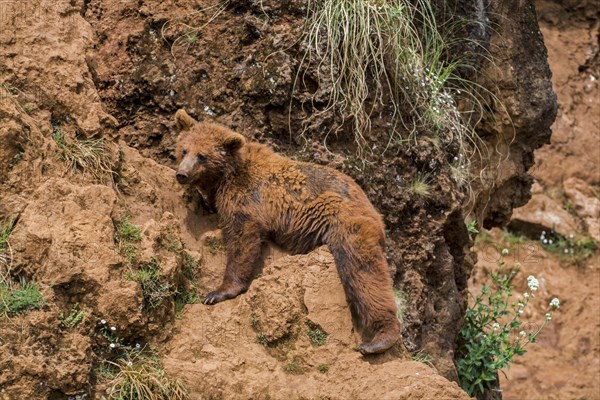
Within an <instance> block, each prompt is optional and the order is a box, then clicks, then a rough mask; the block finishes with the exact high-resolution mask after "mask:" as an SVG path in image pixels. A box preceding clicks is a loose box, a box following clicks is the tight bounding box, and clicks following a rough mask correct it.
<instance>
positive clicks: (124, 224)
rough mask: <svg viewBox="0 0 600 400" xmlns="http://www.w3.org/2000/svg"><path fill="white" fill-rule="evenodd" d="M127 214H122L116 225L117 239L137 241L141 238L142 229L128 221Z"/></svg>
mask: <svg viewBox="0 0 600 400" xmlns="http://www.w3.org/2000/svg"><path fill="white" fill-rule="evenodd" d="M129 218H130V217H129V215H123V216H122V217H121V220H120V221H119V225H118V226H117V235H118V240H119V241H125V242H139V241H140V240H142V230H141V229H140V228H139V227H137V226H135V225H133V224H132V223H131V222H130V221H129Z"/></svg>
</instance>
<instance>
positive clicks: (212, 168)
mask: <svg viewBox="0 0 600 400" xmlns="http://www.w3.org/2000/svg"><path fill="white" fill-rule="evenodd" d="M175 122H176V124H177V128H178V129H179V131H180V133H179V137H178V138H177V148H176V151H177V154H176V156H177V162H178V163H179V166H178V168H177V175H176V178H177V181H178V182H179V183H181V184H198V185H200V186H206V185H210V184H212V183H215V182H217V181H218V180H220V178H221V177H223V176H224V175H225V174H227V173H229V172H231V171H232V170H233V169H234V168H235V165H237V163H238V161H239V160H238V158H239V150H240V149H241V148H242V147H243V146H244V144H245V143H246V139H244V137H243V136H242V135H240V134H239V133H235V132H233V131H232V130H230V129H228V128H226V127H224V126H222V125H218V124H213V123H208V122H197V121H195V120H194V119H193V118H192V117H190V116H189V115H188V114H187V113H186V112H185V111H184V110H178V111H177V113H175Z"/></svg>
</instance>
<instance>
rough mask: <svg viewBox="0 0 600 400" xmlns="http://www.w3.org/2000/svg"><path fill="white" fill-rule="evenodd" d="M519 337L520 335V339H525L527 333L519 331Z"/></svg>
mask: <svg viewBox="0 0 600 400" xmlns="http://www.w3.org/2000/svg"><path fill="white" fill-rule="evenodd" d="M519 335H520V336H521V337H525V336H527V332H525V331H521V332H519Z"/></svg>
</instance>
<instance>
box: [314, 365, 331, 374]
mask: <svg viewBox="0 0 600 400" xmlns="http://www.w3.org/2000/svg"><path fill="white" fill-rule="evenodd" d="M317 370H319V372H320V373H322V374H326V373H328V372H329V365H327V364H321V365H319V366H318V367H317Z"/></svg>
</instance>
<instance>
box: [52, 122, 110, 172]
mask: <svg viewBox="0 0 600 400" xmlns="http://www.w3.org/2000/svg"><path fill="white" fill-rule="evenodd" d="M53 128H54V129H53V132H52V139H54V142H55V143H56V146H57V147H58V149H59V151H60V156H61V158H62V159H63V160H64V162H65V163H66V165H67V168H68V169H70V170H73V171H81V172H86V171H87V172H89V173H91V174H92V176H94V178H96V179H97V180H98V181H100V182H102V181H104V180H105V179H104V178H105V176H107V175H108V176H110V179H112V177H113V175H114V173H115V172H114V171H113V166H112V160H111V154H110V151H109V150H108V147H107V145H106V142H105V140H104V139H91V140H87V139H85V140H83V139H78V138H75V139H74V140H69V139H68V138H67V137H66V135H65V134H64V132H63V131H62V128H61V127H60V125H58V124H54V125H53Z"/></svg>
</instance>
